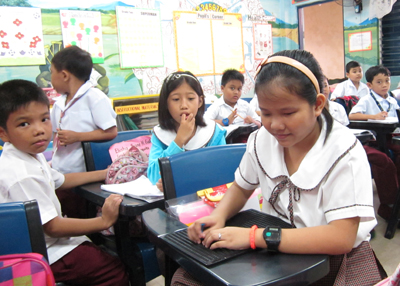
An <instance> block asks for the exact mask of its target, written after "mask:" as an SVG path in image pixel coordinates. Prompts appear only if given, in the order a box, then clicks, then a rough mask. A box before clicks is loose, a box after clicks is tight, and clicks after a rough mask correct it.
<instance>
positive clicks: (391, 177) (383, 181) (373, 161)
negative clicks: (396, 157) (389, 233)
mask: <svg viewBox="0 0 400 286" xmlns="http://www.w3.org/2000/svg"><path fill="white" fill-rule="evenodd" d="M323 94H324V95H325V97H326V98H328V97H329V83H328V79H327V78H326V77H325V80H324V88H323ZM326 105H328V110H329V113H330V114H331V115H332V117H333V119H335V120H336V121H338V122H340V123H341V124H343V125H344V126H347V125H348V124H349V119H348V118H347V114H346V111H345V110H344V107H343V106H342V105H341V104H339V103H336V102H334V101H328V100H327V101H326ZM363 147H364V150H365V153H367V157H368V162H369V164H370V166H371V171H372V174H373V176H374V181H375V185H376V190H377V193H378V197H379V201H380V205H379V208H378V215H380V216H381V217H382V218H384V219H386V220H388V219H389V218H390V215H391V213H392V207H391V206H390V205H391V204H393V202H394V201H395V199H396V194H397V189H398V179H397V175H396V173H397V169H396V166H395V165H394V163H393V161H392V160H391V159H390V158H389V157H388V156H387V155H386V154H385V153H383V152H381V151H379V150H377V149H375V148H373V147H370V146H368V145H367V144H363Z"/></svg>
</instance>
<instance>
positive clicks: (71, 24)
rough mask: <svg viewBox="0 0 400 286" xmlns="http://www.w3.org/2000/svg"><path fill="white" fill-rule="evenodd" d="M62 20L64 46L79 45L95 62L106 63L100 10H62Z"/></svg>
mask: <svg viewBox="0 0 400 286" xmlns="http://www.w3.org/2000/svg"><path fill="white" fill-rule="evenodd" d="M60 21H61V31H62V35H63V42H64V47H68V46H71V45H72V46H78V47H80V48H81V49H83V50H85V51H87V52H88V53H90V55H91V57H92V61H93V63H94V64H102V63H104V51H103V36H102V29H101V15H100V12H95V11H74V10H60Z"/></svg>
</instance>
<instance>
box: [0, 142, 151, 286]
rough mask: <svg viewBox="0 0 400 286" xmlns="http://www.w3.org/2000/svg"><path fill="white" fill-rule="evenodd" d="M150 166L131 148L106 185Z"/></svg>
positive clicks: (110, 172)
mask: <svg viewBox="0 0 400 286" xmlns="http://www.w3.org/2000/svg"><path fill="white" fill-rule="evenodd" d="M148 165H149V158H148V156H147V155H146V153H144V152H143V151H142V150H140V149H139V148H137V147H136V146H131V147H130V148H129V150H128V152H127V153H126V154H125V155H124V156H122V157H118V158H116V159H115V160H114V161H113V162H112V164H111V166H110V168H109V169H108V172H107V177H106V184H121V183H126V182H130V181H133V180H136V179H137V178H139V177H140V176H142V175H146V174H147V167H148ZM0 286H1V285H0Z"/></svg>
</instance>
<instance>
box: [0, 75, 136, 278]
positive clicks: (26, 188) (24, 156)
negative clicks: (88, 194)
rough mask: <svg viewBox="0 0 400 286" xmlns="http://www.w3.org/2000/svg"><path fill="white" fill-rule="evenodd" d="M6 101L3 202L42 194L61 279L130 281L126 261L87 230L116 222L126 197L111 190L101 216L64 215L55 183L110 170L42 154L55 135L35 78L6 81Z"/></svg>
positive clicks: (65, 184) (60, 185) (52, 260)
mask: <svg viewBox="0 0 400 286" xmlns="http://www.w3.org/2000/svg"><path fill="white" fill-rule="evenodd" d="M0 102H2V104H1V105H0V138H1V139H2V140H3V141H4V142H5V144H4V150H3V153H2V155H1V157H0V203H6V202H15V201H27V200H33V199H36V200H37V202H38V205H39V211H40V217H41V221H42V224H43V231H44V233H45V240H46V246H47V253H48V257H49V264H50V267H51V270H52V272H53V274H54V277H55V279H56V281H57V282H58V281H63V282H66V283H68V284H70V285H102V286H105V285H109V286H111V285H124V286H128V285H129V281H128V276H127V274H126V271H125V267H124V265H123V264H122V263H121V261H119V259H118V258H116V257H113V256H111V255H109V254H108V253H106V252H104V251H102V250H101V249H100V248H99V247H97V246H95V245H94V244H93V243H91V242H90V241H89V239H88V238H87V237H86V236H84V235H85V234H89V233H94V232H98V231H101V230H105V229H108V228H109V227H110V226H112V225H113V224H114V223H115V221H116V220H117V218H118V210H119V205H120V203H121V202H122V197H121V196H120V195H115V194H113V195H110V196H109V197H108V198H107V199H106V201H105V202H104V205H103V209H102V211H103V212H102V216H101V217H96V218H90V219H71V218H65V217H63V216H62V215H61V206H60V203H59V201H58V199H57V196H56V194H55V189H60V190H62V189H68V188H72V187H75V186H79V185H82V184H86V183H90V182H96V181H102V180H104V179H105V177H106V173H107V170H101V171H95V172H84V173H71V174H66V175H63V174H61V173H60V172H57V171H56V170H54V169H52V168H50V166H49V164H48V163H47V161H46V159H45V157H44V155H43V154H41V153H42V152H43V151H45V150H46V148H47V146H48V144H49V142H50V140H51V136H52V132H51V121H50V111H49V100H48V98H47V97H46V95H45V94H44V93H43V91H42V90H41V89H40V88H39V87H38V86H37V85H36V84H35V83H33V82H30V81H26V80H10V81H7V82H4V83H2V84H1V85H0Z"/></svg>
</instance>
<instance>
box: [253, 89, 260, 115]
mask: <svg viewBox="0 0 400 286" xmlns="http://www.w3.org/2000/svg"><path fill="white" fill-rule="evenodd" d="M250 106H251V107H253V108H254V110H255V112H256V113H257V115H258V116H261V111H260V107H259V106H258V98H257V94H254V96H253V98H252V99H251V100H250Z"/></svg>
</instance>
